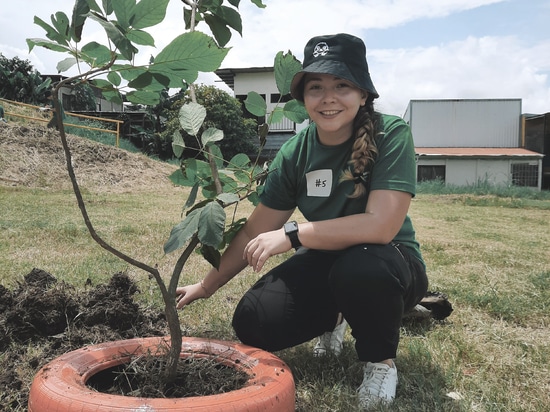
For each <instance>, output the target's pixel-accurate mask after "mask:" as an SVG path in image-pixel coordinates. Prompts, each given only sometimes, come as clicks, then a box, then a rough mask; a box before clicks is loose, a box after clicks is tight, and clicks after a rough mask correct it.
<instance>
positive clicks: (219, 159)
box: [208, 143, 224, 177]
mask: <svg viewBox="0 0 550 412" xmlns="http://www.w3.org/2000/svg"><path fill="white" fill-rule="evenodd" d="M208 150H209V151H210V154H211V155H212V156H213V157H214V162H216V167H217V168H218V169H221V168H223V163H224V161H223V154H222V151H221V150H220V148H219V146H217V145H215V144H212V143H211V144H210V145H209V146H208ZM209 172H210V171H209ZM220 177H222V176H220Z"/></svg>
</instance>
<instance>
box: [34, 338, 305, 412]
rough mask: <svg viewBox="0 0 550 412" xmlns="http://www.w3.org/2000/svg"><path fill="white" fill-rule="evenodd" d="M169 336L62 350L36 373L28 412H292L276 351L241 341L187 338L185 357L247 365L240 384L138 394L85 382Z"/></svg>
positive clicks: (289, 382) (289, 381)
mask: <svg viewBox="0 0 550 412" xmlns="http://www.w3.org/2000/svg"><path fill="white" fill-rule="evenodd" d="M168 343H169V339H168V338H141V339H129V340H121V341H115V342H109V343H105V344H100V345H93V346H88V347H85V348H82V349H79V350H75V351H72V352H69V353H66V354H65V355H63V356H60V357H58V358H56V359H54V360H53V361H51V362H50V363H48V364H47V365H45V366H44V367H43V368H42V369H40V371H39V372H38V373H37V375H36V376H35V378H34V380H33V383H32V385H31V390H30V393H29V409H28V410H29V412H75V411H79V412H96V411H114V412H116V411H143V412H147V411H151V412H152V411H155V412H157V411H179V412H184V411H193V412H226V411H232V412H245V411H246V412H267V411H273V412H291V411H294V410H295V389H294V379H293V377H292V373H291V372H290V369H289V368H288V366H287V365H286V364H285V363H284V362H283V361H282V360H281V359H279V358H278V357H276V356H275V355H273V354H271V353H269V352H266V351H263V350H260V349H257V348H253V347H250V346H246V345H243V344H240V343H234V342H223V341H217V340H208V339H200V338H183V346H182V351H181V357H182V358H187V357H189V356H191V355H192V356H197V355H199V356H209V357H215V358H216V359H218V360H219V361H220V362H222V363H224V364H226V365H228V366H231V367H234V368H236V369H239V370H244V371H245V372H247V373H248V375H249V376H250V379H249V381H248V382H247V383H246V384H245V386H244V387H243V388H241V389H239V390H235V391H231V392H227V393H223V394H218V395H210V396H197V397H189V398H171V399H169V398H162V399H161V398H154V399H152V398H135V397H130V396H122V395H110V394H105V393H101V392H97V391H94V390H93V389H91V388H89V387H88V386H86V382H87V381H88V379H90V378H91V377H92V376H93V375H94V374H96V373H98V372H101V371H103V370H105V369H108V368H112V367H114V366H117V365H120V364H122V363H124V362H127V361H128V360H129V358H130V355H129V354H132V355H134V356H135V355H139V354H147V353H156V351H157V350H158V348H159V347H160V346H161V345H162V344H168Z"/></svg>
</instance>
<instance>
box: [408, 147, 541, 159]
mask: <svg viewBox="0 0 550 412" xmlns="http://www.w3.org/2000/svg"><path fill="white" fill-rule="evenodd" d="M414 150H415V152H416V154H417V155H420V156H434V157H435V156H444V157H530V158H542V157H544V155H543V154H541V153H537V152H533V151H531V150H527V149H522V148H517V147H502V148H501V147H415V149H414Z"/></svg>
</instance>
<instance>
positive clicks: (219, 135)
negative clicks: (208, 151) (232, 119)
mask: <svg viewBox="0 0 550 412" xmlns="http://www.w3.org/2000/svg"><path fill="white" fill-rule="evenodd" d="M222 139H223V130H220V129H216V128H215V127H209V128H208V129H206V130H205V131H204V132H203V133H202V136H201V142H202V145H203V146H204V147H208V146H210V145H211V144H213V143H214V142H219V141H220V140H222Z"/></svg>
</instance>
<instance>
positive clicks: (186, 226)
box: [164, 209, 202, 254]
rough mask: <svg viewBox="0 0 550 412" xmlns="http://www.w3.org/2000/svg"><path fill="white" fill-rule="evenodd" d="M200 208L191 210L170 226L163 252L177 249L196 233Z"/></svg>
mask: <svg viewBox="0 0 550 412" xmlns="http://www.w3.org/2000/svg"><path fill="white" fill-rule="evenodd" d="M201 210H202V209H198V210H194V211H192V212H191V213H189V214H188V215H187V216H186V217H185V219H183V220H182V221H181V222H180V223H178V224H177V225H176V226H174V227H173V228H172V230H171V232H170V237H169V238H168V240H167V241H166V243H165V244H164V253H165V254H168V253H171V252H173V251H175V250H178V249H179V248H180V247H182V246H183V245H185V243H186V242H187V241H188V240H189V239H191V238H192V237H193V235H195V233H197V230H198V227H199V220H200V216H201Z"/></svg>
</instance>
